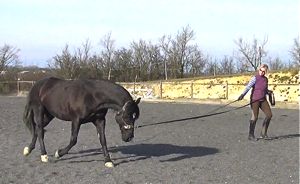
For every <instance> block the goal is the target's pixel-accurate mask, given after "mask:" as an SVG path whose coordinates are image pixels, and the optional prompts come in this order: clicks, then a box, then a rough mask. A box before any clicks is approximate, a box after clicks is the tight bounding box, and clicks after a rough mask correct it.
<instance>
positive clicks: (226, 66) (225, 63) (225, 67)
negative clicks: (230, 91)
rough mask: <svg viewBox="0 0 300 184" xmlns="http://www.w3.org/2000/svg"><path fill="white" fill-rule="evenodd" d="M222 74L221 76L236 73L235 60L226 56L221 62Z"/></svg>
mask: <svg viewBox="0 0 300 184" xmlns="http://www.w3.org/2000/svg"><path fill="white" fill-rule="evenodd" d="M220 73H221V74H232V73H234V63H233V58H232V57H228V56H224V58H223V59H222V60H221V62H220Z"/></svg>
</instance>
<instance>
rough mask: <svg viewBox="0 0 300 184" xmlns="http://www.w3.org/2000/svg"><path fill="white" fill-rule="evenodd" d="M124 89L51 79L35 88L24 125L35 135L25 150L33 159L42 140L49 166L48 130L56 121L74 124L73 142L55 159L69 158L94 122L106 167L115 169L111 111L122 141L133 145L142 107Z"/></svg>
mask: <svg viewBox="0 0 300 184" xmlns="http://www.w3.org/2000/svg"><path fill="white" fill-rule="evenodd" d="M139 102H140V98H138V99H137V100H136V101H135V100H133V99H132V97H131V95H130V94H129V92H128V91H127V90H126V89H124V88H123V87H122V86H120V85H118V84H115V83H112V82H110V81H106V80H84V79H81V80H63V79H59V78H54V77H49V78H45V79H42V80H40V81H37V82H36V83H35V84H34V86H33V87H32V88H31V90H30V92H29V94H28V99H27V104H26V107H25V111H24V117H23V121H24V123H25V125H26V126H27V127H28V128H29V130H30V132H31V134H32V141H31V144H30V145H29V146H28V147H25V148H24V152H23V154H24V155H25V156H27V155H29V154H30V152H31V151H32V150H33V149H34V148H35V143H36V140H37V139H38V140H39V143H40V149H41V161H42V162H48V156H47V152H46V149H45V145H44V127H46V126H47V125H48V124H49V123H50V121H51V120H52V119H53V118H55V117H56V118H58V119H61V120H65V121H72V130H71V140H70V143H69V145H68V146H66V147H65V148H63V149H59V150H57V151H56V153H55V157H57V158H59V157H62V156H63V155H65V154H67V153H68V151H69V150H70V149H71V148H72V147H73V146H74V145H75V144H76V142H77V136H78V132H79V129H80V125H82V124H84V123H88V122H92V123H93V124H94V125H95V127H96V129H97V132H98V137H99V140H100V143H101V145H102V150H103V154H104V161H105V166H106V167H113V166H114V164H113V162H112V161H111V159H110V155H109V153H108V150H107V145H106V138H105V116H106V113H107V111H108V109H113V110H115V111H116V115H115V119H116V121H117V123H118V124H119V127H120V130H121V134H122V140H123V141H125V142H129V141H130V140H131V139H132V138H133V137H134V122H135V120H136V119H138V117H139V114H140V113H139V107H138V103H139Z"/></svg>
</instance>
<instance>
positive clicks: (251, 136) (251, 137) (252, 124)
mask: <svg viewBox="0 0 300 184" xmlns="http://www.w3.org/2000/svg"><path fill="white" fill-rule="evenodd" d="M255 125H256V121H254V120H250V125H249V136H248V140H250V141H254V140H255V136H254V130H255Z"/></svg>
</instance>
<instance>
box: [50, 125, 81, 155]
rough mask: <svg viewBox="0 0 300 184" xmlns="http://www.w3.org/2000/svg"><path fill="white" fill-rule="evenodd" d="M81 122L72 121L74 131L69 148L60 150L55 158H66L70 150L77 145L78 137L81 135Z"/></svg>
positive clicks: (72, 131)
mask: <svg viewBox="0 0 300 184" xmlns="http://www.w3.org/2000/svg"><path fill="white" fill-rule="evenodd" d="M80 125H81V122H80V121H79V120H73V121H72V129H71V139H70V143H69V145H68V146H66V147H65V148H63V149H59V150H57V151H56V152H55V155H54V156H55V157H56V158H59V157H62V156H64V155H65V154H67V153H68V152H69V150H70V149H71V148H72V147H73V146H74V145H75V144H76V143H77V137H78V133H79V129H80Z"/></svg>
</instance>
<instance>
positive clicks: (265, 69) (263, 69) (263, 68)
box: [258, 64, 269, 75]
mask: <svg viewBox="0 0 300 184" xmlns="http://www.w3.org/2000/svg"><path fill="white" fill-rule="evenodd" d="M268 69H269V67H268V65H267V64H262V65H260V67H259V69H258V73H259V75H265V74H266V73H267V72H268Z"/></svg>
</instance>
